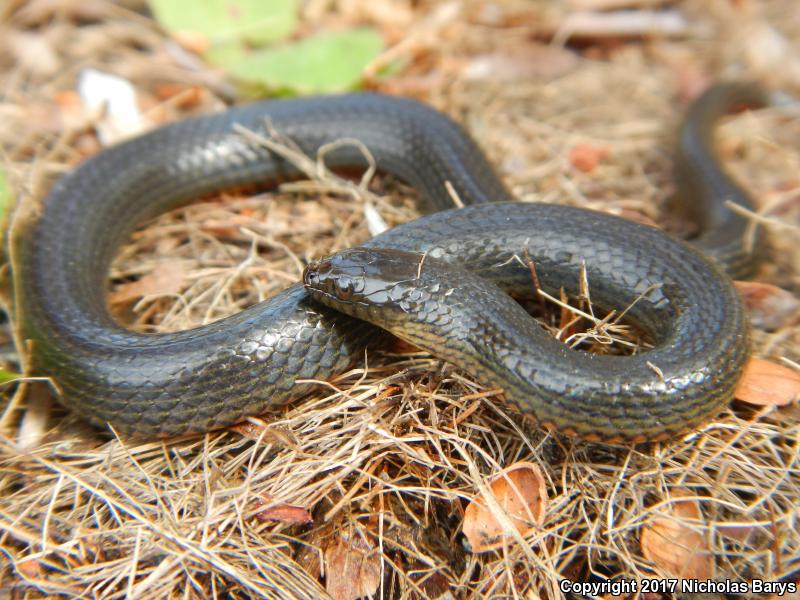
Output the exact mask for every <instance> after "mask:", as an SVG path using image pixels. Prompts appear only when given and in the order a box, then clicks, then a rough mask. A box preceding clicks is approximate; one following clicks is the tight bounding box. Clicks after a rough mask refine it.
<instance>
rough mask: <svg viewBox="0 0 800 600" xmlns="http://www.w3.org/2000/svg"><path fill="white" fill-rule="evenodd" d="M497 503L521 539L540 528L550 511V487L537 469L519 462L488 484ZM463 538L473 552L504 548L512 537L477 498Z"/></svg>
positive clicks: (467, 514)
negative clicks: (547, 512)
mask: <svg viewBox="0 0 800 600" xmlns="http://www.w3.org/2000/svg"><path fill="white" fill-rule="evenodd" d="M489 489H490V490H491V491H492V495H493V496H494V498H495V500H496V501H497V503H498V504H499V505H500V507H501V508H502V509H503V510H504V511H505V513H506V514H507V515H508V517H509V518H510V519H511V522H512V524H513V525H514V527H515V528H516V530H517V531H518V532H519V534H520V535H521V536H523V537H524V536H526V535H528V534H529V533H530V532H531V531H533V530H534V529H536V528H537V527H539V526H541V524H542V522H543V521H544V515H545V511H546V509H547V502H548V498H547V486H546V485H545V479H544V476H543V475H542V472H541V470H540V469H539V467H538V466H536V465H535V464H533V463H528V462H518V463H515V464H513V465H511V466H510V467H507V468H505V469H503V470H502V471H501V472H500V473H498V474H497V475H495V476H494V477H493V478H492V480H491V481H490V482H489ZM463 531H464V535H465V536H466V537H467V541H468V542H469V544H470V547H471V548H472V551H473V552H486V551H489V550H494V549H496V548H499V547H502V545H503V543H504V541H507V540H508V538H509V537H510V532H507V531H506V529H505V528H504V527H503V525H502V523H500V522H499V521H498V520H497V518H496V517H495V513H494V512H493V511H492V509H491V508H489V507H488V506H487V505H486V501H485V500H484V499H483V498H475V499H474V500H472V502H470V503H469V506H467V509H466V511H465V512H464V525H463Z"/></svg>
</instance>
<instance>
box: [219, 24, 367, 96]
mask: <svg viewBox="0 0 800 600" xmlns="http://www.w3.org/2000/svg"><path fill="white" fill-rule="evenodd" d="M382 49H383V39H382V37H381V36H380V34H379V33H378V32H377V31H375V30H374V29H372V28H368V27H362V28H358V29H351V30H349V31H339V32H331V33H320V34H318V35H315V36H312V37H309V38H305V39H302V40H299V41H297V42H293V43H288V44H283V45H280V46H274V47H271V48H264V49H262V50H257V51H254V52H251V53H250V54H249V55H247V56H246V57H245V58H244V59H241V60H238V61H236V62H231V63H230V64H227V65H222V66H225V67H227V68H228V69H229V71H230V73H231V74H232V75H234V76H236V77H238V78H240V79H241V80H242V81H243V82H244V83H246V84H250V85H260V86H263V87H266V88H268V89H272V90H287V89H288V90H291V91H293V92H296V93H303V94H308V93H322V92H339V91H343V90H347V89H352V88H354V87H356V86H357V85H358V83H359V82H360V81H361V75H362V72H363V70H364V67H366V66H367V64H369V62H370V61H371V60H372V59H374V58H375V57H376V56H378V54H379V53H380V52H381V50H382Z"/></svg>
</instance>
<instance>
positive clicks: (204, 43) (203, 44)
mask: <svg viewBox="0 0 800 600" xmlns="http://www.w3.org/2000/svg"><path fill="white" fill-rule="evenodd" d="M172 37H173V38H174V39H175V41H176V42H178V43H179V44H180V45H181V46H183V47H184V48H185V49H186V50H188V51H189V52H194V53H195V54H203V53H204V52H205V51H206V50H208V49H209V47H210V46H211V41H210V40H209V39H208V36H207V35H205V34H202V33H198V32H196V31H175V32H173V33H172Z"/></svg>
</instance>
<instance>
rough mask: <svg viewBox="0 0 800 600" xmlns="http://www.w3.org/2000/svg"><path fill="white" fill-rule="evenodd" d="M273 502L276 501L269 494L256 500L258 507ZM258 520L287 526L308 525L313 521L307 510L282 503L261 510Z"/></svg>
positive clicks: (257, 516) (262, 495) (257, 515)
mask: <svg viewBox="0 0 800 600" xmlns="http://www.w3.org/2000/svg"><path fill="white" fill-rule="evenodd" d="M273 502H274V500H273V498H272V497H271V496H270V495H269V494H261V495H260V497H259V498H256V500H255V504H256V506H263V505H265V504H266V505H269V504H272V503H273ZM256 518H257V519H258V520H259V521H276V522H278V523H285V524H287V525H308V524H309V523H311V521H312V520H313V519H312V517H311V513H310V512H308V509H307V508H304V507H302V506H296V505H293V504H284V503H282V502H281V503H278V504H272V506H267V507H266V508H265V509H263V510H259V511H258V512H257V513H256Z"/></svg>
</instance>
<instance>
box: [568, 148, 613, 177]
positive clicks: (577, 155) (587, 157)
mask: <svg viewBox="0 0 800 600" xmlns="http://www.w3.org/2000/svg"><path fill="white" fill-rule="evenodd" d="M607 155H608V148H605V147H603V146H595V145H593V144H588V143H585V142H583V143H578V144H575V145H574V146H573V147H572V148H571V149H570V151H569V164H571V165H572V166H573V167H575V168H576V169H578V170H579V171H581V172H583V173H591V172H592V171H594V170H595V169H596V168H597V164H598V163H599V162H600V161H601V160H602V159H603V157H605V156H607Z"/></svg>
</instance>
